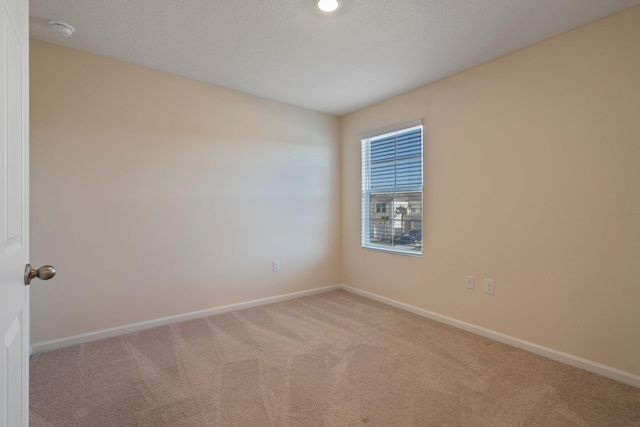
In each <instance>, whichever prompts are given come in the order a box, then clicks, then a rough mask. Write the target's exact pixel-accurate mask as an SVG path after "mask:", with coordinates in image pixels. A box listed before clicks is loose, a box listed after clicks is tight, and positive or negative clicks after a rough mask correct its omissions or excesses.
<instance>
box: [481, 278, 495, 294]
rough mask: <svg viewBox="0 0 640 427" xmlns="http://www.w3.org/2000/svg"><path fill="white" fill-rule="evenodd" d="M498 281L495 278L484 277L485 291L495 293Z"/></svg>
mask: <svg viewBox="0 0 640 427" xmlns="http://www.w3.org/2000/svg"><path fill="white" fill-rule="evenodd" d="M495 285H496V282H495V280H493V279H484V293H485V294H489V295H493V294H494V293H495Z"/></svg>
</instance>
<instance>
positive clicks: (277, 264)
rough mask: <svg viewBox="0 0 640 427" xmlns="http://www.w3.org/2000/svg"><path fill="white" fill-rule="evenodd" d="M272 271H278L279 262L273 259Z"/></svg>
mask: <svg viewBox="0 0 640 427" xmlns="http://www.w3.org/2000/svg"><path fill="white" fill-rule="evenodd" d="M273 271H280V260H279V259H274V260H273Z"/></svg>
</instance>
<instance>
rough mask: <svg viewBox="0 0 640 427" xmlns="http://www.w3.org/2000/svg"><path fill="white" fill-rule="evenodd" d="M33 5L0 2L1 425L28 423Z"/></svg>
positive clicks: (21, 0) (23, 0) (20, 1)
mask: <svg viewBox="0 0 640 427" xmlns="http://www.w3.org/2000/svg"><path fill="white" fill-rule="evenodd" d="M28 61H29V2H28V0H0V426H2V427H5V426H6V427H14V426H24V427H26V426H27V425H28V420H29V400H28V398H29V287H28V286H25V284H24V277H23V275H24V268H25V264H26V263H28V262H29V62H28Z"/></svg>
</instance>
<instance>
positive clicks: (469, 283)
mask: <svg viewBox="0 0 640 427" xmlns="http://www.w3.org/2000/svg"><path fill="white" fill-rule="evenodd" d="M466 287H467V289H473V276H467V285H466Z"/></svg>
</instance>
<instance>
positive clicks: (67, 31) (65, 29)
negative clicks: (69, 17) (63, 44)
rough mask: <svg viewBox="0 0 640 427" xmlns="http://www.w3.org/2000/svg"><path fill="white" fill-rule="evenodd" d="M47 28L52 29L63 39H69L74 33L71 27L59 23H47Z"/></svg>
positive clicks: (64, 23)
mask: <svg viewBox="0 0 640 427" xmlns="http://www.w3.org/2000/svg"><path fill="white" fill-rule="evenodd" d="M49 26H50V27H51V28H53V31H55V32H56V33H58V34H60V35H61V36H64V37H71V34H73V33H74V32H75V31H76V29H75V28H73V27H72V26H71V25H69V24H67V23H66V22H61V21H49Z"/></svg>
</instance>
